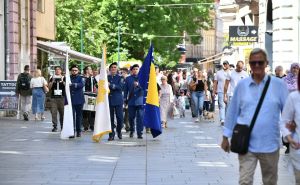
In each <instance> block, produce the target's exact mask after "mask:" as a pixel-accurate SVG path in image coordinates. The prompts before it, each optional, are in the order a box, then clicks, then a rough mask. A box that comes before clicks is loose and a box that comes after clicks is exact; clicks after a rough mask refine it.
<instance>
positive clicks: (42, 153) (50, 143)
mask: <svg viewBox="0 0 300 185" xmlns="http://www.w3.org/2000/svg"><path fill="white" fill-rule="evenodd" d="M47 118H48V119H46V121H44V122H39V121H38V122H35V121H30V122H23V121H18V120H15V119H14V118H0V119H1V120H0V124H1V130H0V141H1V143H0V166H1V168H0V179H1V180H0V184H3V185H21V184H22V185H36V184H57V185H96V184H97V185H144V184H145V185H184V184H193V185H204V184H210V185H213V184H223V185H233V184H238V162H237V156H236V154H232V153H231V154H227V153H225V152H223V151H222V150H221V149H220V147H219V144H220V141H221V130H222V128H221V127H220V126H219V125H218V124H217V123H213V122H208V121H202V122H201V123H194V122H193V121H192V119H191V118H190V115H189V114H188V116H187V118H185V119H184V118H178V119H175V120H172V121H170V122H169V124H168V125H169V128H167V129H165V130H164V131H163V134H162V135H161V136H159V137H158V138H157V139H153V138H152V136H151V135H150V134H147V135H146V134H144V139H143V140H138V139H136V136H135V138H133V139H131V138H129V137H128V134H126V133H124V134H123V135H124V137H123V140H118V139H116V140H115V141H113V142H107V136H106V137H105V138H104V139H103V141H102V142H101V143H94V142H92V140H91V134H92V133H91V132H87V133H84V134H83V136H82V137H81V138H76V139H73V140H61V139H60V135H59V132H56V133H52V132H51V127H52V126H51V122H50V120H49V118H50V114H47ZM286 160H287V157H286V156H285V155H284V149H282V150H281V156H280V164H279V183H278V184H279V185H288V184H293V176H291V174H290V173H289V172H288V171H287V168H286ZM254 184H262V183H261V178H260V171H259V168H258V169H257V171H256V175H255V183H254Z"/></svg>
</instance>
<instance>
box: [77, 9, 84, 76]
mask: <svg viewBox="0 0 300 185" xmlns="http://www.w3.org/2000/svg"><path fill="white" fill-rule="evenodd" d="M77 11H78V12H79V14H80V52H81V53H83V17H82V12H83V9H79V10H77ZM80 71H81V72H83V61H81V63H80Z"/></svg>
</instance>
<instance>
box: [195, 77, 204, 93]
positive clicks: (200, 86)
mask: <svg viewBox="0 0 300 185" xmlns="http://www.w3.org/2000/svg"><path fill="white" fill-rule="evenodd" d="M193 80H194V82H196V80H197V79H196V78H194V79H193ZM195 91H204V82H203V80H198V83H197V85H196V90H195Z"/></svg>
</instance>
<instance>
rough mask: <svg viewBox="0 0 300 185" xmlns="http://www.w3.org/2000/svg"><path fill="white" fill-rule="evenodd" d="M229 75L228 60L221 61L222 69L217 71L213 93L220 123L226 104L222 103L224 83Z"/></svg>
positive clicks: (222, 122)
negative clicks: (216, 97)
mask: <svg viewBox="0 0 300 185" xmlns="http://www.w3.org/2000/svg"><path fill="white" fill-rule="evenodd" d="M228 75H230V69H229V62H228V61H227V60H225V61H223V69H221V70H220V71H218V72H217V74H216V76H215V79H214V87H213V95H214V96H216V95H217V96H218V106H219V118H220V122H221V125H222V126H223V125H224V120H225V112H226V104H225V103H224V100H223V97H224V85H225V80H226V77H227V76H228Z"/></svg>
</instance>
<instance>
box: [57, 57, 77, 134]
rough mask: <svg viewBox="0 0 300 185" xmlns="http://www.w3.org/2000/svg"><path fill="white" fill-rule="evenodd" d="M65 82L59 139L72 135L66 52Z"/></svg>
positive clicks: (69, 81)
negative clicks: (62, 116)
mask: <svg viewBox="0 0 300 185" xmlns="http://www.w3.org/2000/svg"><path fill="white" fill-rule="evenodd" d="M65 78H66V84H65V92H66V96H65V107H64V123H63V130H62V131H61V133H60V138H61V139H69V137H70V136H74V124H73V111H72V102H71V95H70V83H71V79H70V72H69V57H68V52H67V57H66V75H65Z"/></svg>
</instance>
